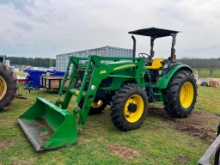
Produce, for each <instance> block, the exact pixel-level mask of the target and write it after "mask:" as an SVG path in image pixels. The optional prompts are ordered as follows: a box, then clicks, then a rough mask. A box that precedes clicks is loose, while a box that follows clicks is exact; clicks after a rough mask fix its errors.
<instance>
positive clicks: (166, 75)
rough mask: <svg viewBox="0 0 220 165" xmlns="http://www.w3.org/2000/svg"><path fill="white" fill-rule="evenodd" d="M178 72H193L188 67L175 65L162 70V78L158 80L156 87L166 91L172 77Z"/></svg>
mask: <svg viewBox="0 0 220 165" xmlns="http://www.w3.org/2000/svg"><path fill="white" fill-rule="evenodd" d="M180 70H187V71H190V72H191V73H192V72H193V70H192V68H191V67H190V66H188V65H184V64H177V65H173V66H171V68H170V67H169V68H167V69H164V71H163V72H162V77H161V78H160V80H159V82H158V85H159V88H160V89H166V88H167V86H168V84H169V82H170V80H171V79H172V77H173V76H174V75H175V74H176V72H178V71H180Z"/></svg>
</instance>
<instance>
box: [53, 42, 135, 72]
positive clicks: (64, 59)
mask: <svg viewBox="0 0 220 165" xmlns="http://www.w3.org/2000/svg"><path fill="white" fill-rule="evenodd" d="M132 53H133V51H132V49H125V48H117V47H111V46H106V47H101V48H96V49H89V50H84V51H76V52H71V53H65V54H59V55H56V68H57V70H60V71H65V70H66V66H67V64H68V59H69V56H76V57H88V56H89V55H98V56H104V57H132Z"/></svg>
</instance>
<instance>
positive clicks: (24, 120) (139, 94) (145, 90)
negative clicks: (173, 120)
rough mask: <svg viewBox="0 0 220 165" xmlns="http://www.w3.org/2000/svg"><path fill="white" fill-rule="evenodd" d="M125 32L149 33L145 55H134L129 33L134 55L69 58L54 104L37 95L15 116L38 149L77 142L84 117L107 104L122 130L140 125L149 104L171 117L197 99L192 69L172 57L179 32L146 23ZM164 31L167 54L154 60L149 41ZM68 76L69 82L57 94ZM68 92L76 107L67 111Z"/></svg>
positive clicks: (187, 110) (183, 113)
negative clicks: (168, 45)
mask: <svg viewBox="0 0 220 165" xmlns="http://www.w3.org/2000/svg"><path fill="white" fill-rule="evenodd" d="M129 33H130V34H134V35H143V36H149V37H151V50H150V54H149V55H148V54H146V53H139V54H138V56H139V57H136V53H135V52H136V39H135V37H134V36H132V39H133V57H101V56H96V55H90V56H89V57H88V58H78V57H73V56H72V57H69V62H68V66H67V68H66V73H65V75H64V79H63V81H62V85H61V87H60V90H59V94H58V100H57V101H56V103H55V105H54V104H53V103H51V102H50V101H48V100H45V99H43V98H40V97H37V99H36V102H35V104H34V105H32V106H31V107H30V108H29V109H28V110H27V111H26V112H25V113H24V114H23V115H21V116H20V117H19V118H18V123H19V125H20V127H21V128H22V130H23V131H24V132H25V134H26V135H27V137H28V138H29V140H30V141H31V143H32V144H33V146H34V147H35V149H36V150H37V151H41V150H49V149H54V148H59V147H62V146H67V145H70V144H74V143H77V141H78V131H79V130H80V129H81V128H82V127H83V125H84V124H85V122H86V118H87V116H88V115H89V114H96V113H100V112H101V111H102V110H104V108H105V107H106V106H107V105H110V106H111V107H110V117H111V120H112V122H113V124H114V125H115V126H116V127H117V128H118V129H120V130H122V131H129V130H134V129H137V128H138V127H140V126H141V124H142V123H143V121H144V119H145V118H146V116H147V113H148V107H149V103H161V104H164V107H165V110H166V112H167V113H168V114H169V115H170V116H172V117H178V118H183V117H187V116H188V115H189V114H190V113H191V111H192V109H193V108H194V105H195V103H196V97H197V85H196V80H195V78H194V77H193V74H192V69H191V68H190V67H189V66H187V65H184V64H181V63H178V62H175V61H174V59H175V57H176V56H175V49H174V45H175V41H176V35H177V33H178V31H172V30H165V29H158V28H148V29H140V30H135V31H131V32H129ZM166 36H171V37H172V47H171V55H170V57H169V58H168V59H163V58H155V59H153V57H154V50H153V46H154V40H155V39H157V38H161V37H166ZM146 56H147V58H145V57H146ZM85 61H86V62H85ZM68 76H69V77H70V81H69V85H68V88H67V89H66V92H65V96H64V99H61V95H62V94H63V89H64V84H65V82H66V80H67V77H68ZM73 95H74V96H76V106H75V108H74V109H73V112H69V111H68V110H67V108H68V105H69V103H70V101H71V97H72V96H73Z"/></svg>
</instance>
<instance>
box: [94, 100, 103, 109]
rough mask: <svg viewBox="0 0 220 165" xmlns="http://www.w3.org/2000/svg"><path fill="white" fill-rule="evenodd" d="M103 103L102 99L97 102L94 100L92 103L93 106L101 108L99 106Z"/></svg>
mask: <svg viewBox="0 0 220 165" xmlns="http://www.w3.org/2000/svg"><path fill="white" fill-rule="evenodd" d="M102 105H103V101H102V100H98V101H97V102H96V101H94V102H93V103H92V108H99V107H101V106H102Z"/></svg>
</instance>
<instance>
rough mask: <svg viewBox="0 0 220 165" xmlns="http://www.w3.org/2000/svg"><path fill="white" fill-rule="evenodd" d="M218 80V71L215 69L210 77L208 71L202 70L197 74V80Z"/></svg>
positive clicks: (219, 73) (219, 75)
mask: <svg viewBox="0 0 220 165" xmlns="http://www.w3.org/2000/svg"><path fill="white" fill-rule="evenodd" d="M207 77H210V78H220V69H216V70H214V71H213V73H212V75H210V72H209V70H207V69H203V70H201V71H200V72H199V78H207Z"/></svg>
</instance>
